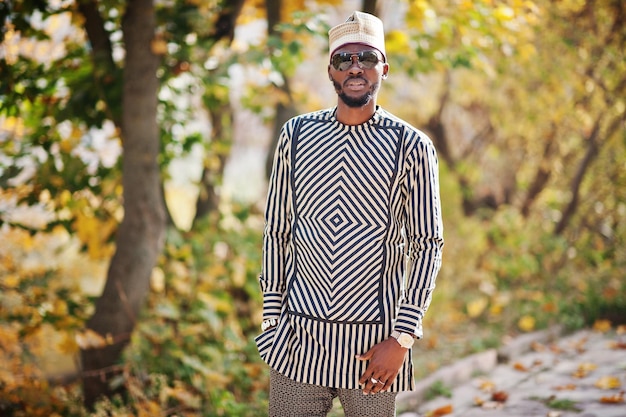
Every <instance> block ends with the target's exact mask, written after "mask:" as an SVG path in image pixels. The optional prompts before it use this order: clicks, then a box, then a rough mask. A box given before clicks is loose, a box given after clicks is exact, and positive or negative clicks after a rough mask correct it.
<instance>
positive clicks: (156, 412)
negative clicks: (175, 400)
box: [137, 401, 163, 417]
mask: <svg viewBox="0 0 626 417" xmlns="http://www.w3.org/2000/svg"><path fill="white" fill-rule="evenodd" d="M161 411H162V410H161V406H160V405H159V404H158V403H156V402H154V401H147V402H145V403H143V404H142V406H141V408H139V409H138V410H137V417H152V416H160V415H162V414H163V413H162V412H161Z"/></svg>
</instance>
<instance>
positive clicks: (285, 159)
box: [259, 123, 293, 320]
mask: <svg viewBox="0 0 626 417" xmlns="http://www.w3.org/2000/svg"><path fill="white" fill-rule="evenodd" d="M291 126H293V124H290V123H287V124H285V125H284V126H283V128H282V129H281V132H280V138H279V141H278V146H277V147H276V152H275V154H274V163H273V168H272V173H271V176H270V180H269V187H268V193H267V201H266V206H265V228H264V232H263V269H262V273H261V276H260V277H259V284H260V287H261V291H262V293H263V320H267V319H270V318H277V317H278V316H279V315H280V309H281V301H282V295H283V293H284V291H285V257H286V251H287V245H288V243H289V240H290V233H291V227H290V219H291V190H290V184H289V169H290V161H289V155H290V149H289V147H290V133H291Z"/></svg>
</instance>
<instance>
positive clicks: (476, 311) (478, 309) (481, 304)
mask: <svg viewBox="0 0 626 417" xmlns="http://www.w3.org/2000/svg"><path fill="white" fill-rule="evenodd" d="M487 303H488V301H487V299H486V298H485V297H481V298H478V299H476V300H473V301H470V302H469V303H467V315H468V316H469V317H470V318H473V319H474V318H476V317H478V316H480V315H481V314H482V312H483V311H485V308H487Z"/></svg>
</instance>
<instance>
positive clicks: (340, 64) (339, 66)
mask: <svg viewBox="0 0 626 417" xmlns="http://www.w3.org/2000/svg"><path fill="white" fill-rule="evenodd" d="M353 56H356V57H357V60H358V61H359V65H360V66H361V67H362V68H366V69H372V68H374V67H375V66H376V64H378V62H379V61H380V60H379V59H378V55H377V54H376V52H374V51H363V52H359V53H357V54H351V53H349V52H341V53H339V54H335V55H333V57H332V59H331V64H332V66H333V67H334V68H335V69H336V70H338V71H345V70H347V69H348V68H350V67H351V66H352V57H353Z"/></svg>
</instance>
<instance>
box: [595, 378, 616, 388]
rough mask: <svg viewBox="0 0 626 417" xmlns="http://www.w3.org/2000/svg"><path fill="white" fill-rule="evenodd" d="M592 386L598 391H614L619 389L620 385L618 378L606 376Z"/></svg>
mask: <svg viewBox="0 0 626 417" xmlns="http://www.w3.org/2000/svg"><path fill="white" fill-rule="evenodd" d="M593 385H595V386H596V387H597V388H600V389H615V388H619V387H621V386H622V383H621V382H620V380H619V378H618V377H615V376H610V375H606V376H603V377H602V378H600V379H598V380H597V381H596V382H595V384H593Z"/></svg>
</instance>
